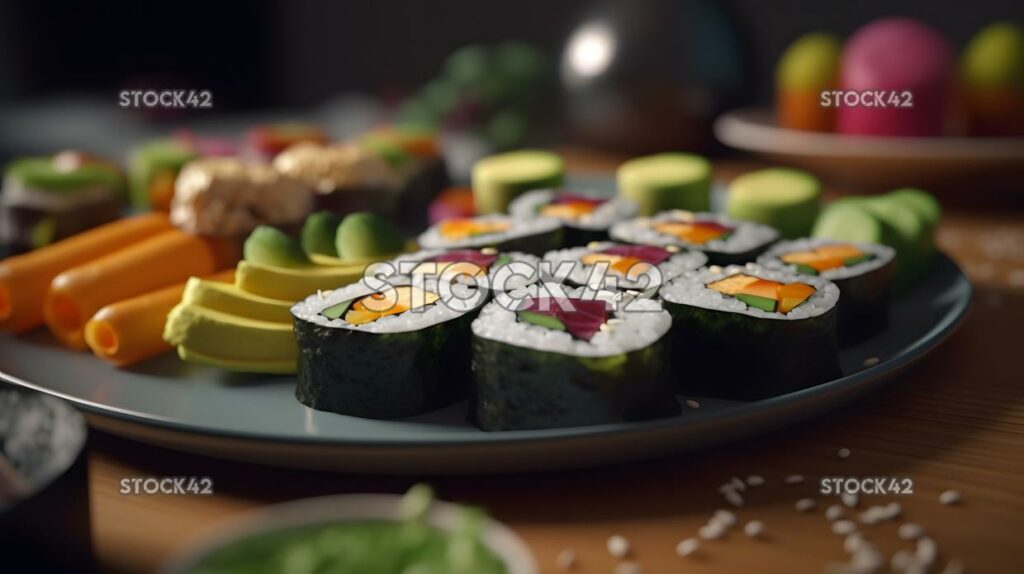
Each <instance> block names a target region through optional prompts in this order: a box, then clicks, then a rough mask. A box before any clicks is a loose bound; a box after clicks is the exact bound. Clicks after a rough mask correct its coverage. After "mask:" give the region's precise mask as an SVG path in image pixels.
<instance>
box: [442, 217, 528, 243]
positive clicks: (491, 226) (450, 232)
mask: <svg viewBox="0 0 1024 574" xmlns="http://www.w3.org/2000/svg"><path fill="white" fill-rule="evenodd" d="M511 228H512V225H511V224H509V223H506V222H504V221H479V220H476V219H448V220H446V221H442V222H441V227H440V229H439V231H440V233H441V236H442V237H444V238H445V239H448V240H450V241H459V240H462V239H469V238H471V237H479V236H481V235H497V234H501V233H505V232H506V231H508V230H509V229H511Z"/></svg>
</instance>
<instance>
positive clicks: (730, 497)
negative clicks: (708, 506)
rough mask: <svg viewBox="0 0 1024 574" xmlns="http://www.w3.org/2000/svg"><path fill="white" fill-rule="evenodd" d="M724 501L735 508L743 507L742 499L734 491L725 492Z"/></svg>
mask: <svg viewBox="0 0 1024 574" xmlns="http://www.w3.org/2000/svg"><path fill="white" fill-rule="evenodd" d="M725 500H726V502H728V503H729V504H731V505H733V506H735V507H736V508H739V507H741V506H743V497H742V496H740V493H738V492H736V491H735V490H727V491H725Z"/></svg>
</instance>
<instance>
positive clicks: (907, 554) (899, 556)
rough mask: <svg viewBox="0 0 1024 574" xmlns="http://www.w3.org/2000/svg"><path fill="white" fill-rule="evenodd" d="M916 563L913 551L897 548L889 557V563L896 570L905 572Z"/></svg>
mask: <svg viewBox="0 0 1024 574" xmlns="http://www.w3.org/2000/svg"><path fill="white" fill-rule="evenodd" d="M915 564H917V559H916V558H914V553H913V552H911V551H910V550H906V549H904V550H899V551H897V552H896V553H895V554H893V555H892V558H890V559H889V565H890V566H891V567H892V569H893V570H894V571H896V572H905V571H907V570H909V569H910V568H913V567H914V565H915Z"/></svg>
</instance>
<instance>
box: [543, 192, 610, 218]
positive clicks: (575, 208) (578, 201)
mask: <svg viewBox="0 0 1024 574" xmlns="http://www.w3.org/2000/svg"><path fill="white" fill-rule="evenodd" d="M607 202H608V200H607V199H595V198H591V197H585V196H582V195H577V194H574V193H570V192H563V193H560V194H558V195H556V196H555V198H554V199H552V200H551V202H550V203H548V204H547V205H542V206H540V209H538V210H537V213H539V214H540V215H545V216H548V217H557V218H558V219H562V220H566V221H577V220H580V219H587V218H589V216H590V214H592V213H594V210H596V209H597V208H598V207H600V206H602V205H604V204H605V203H607Z"/></svg>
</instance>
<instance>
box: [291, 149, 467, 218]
mask: <svg viewBox="0 0 1024 574" xmlns="http://www.w3.org/2000/svg"><path fill="white" fill-rule="evenodd" d="M437 149H438V148H437V147H436V142H434V140H433V136H428V135H423V136H421V137H419V138H418V139H414V138H413V137H412V136H411V135H408V136H402V137H399V135H397V132H395V133H392V132H386V133H384V132H381V133H376V134H374V135H372V137H371V136H366V137H363V138H361V139H359V140H357V141H355V142H350V143H333V144H329V145H322V144H318V143H314V142H301V143H297V144H295V145H293V146H291V147H289V148H288V149H286V150H284V151H283V152H281V153H279V154H278V155H277V157H275V158H274V163H273V165H274V168H275V169H277V170H278V171H279V172H280V173H282V174H284V175H287V176H289V177H292V178H295V179H297V180H299V181H302V182H303V183H305V184H306V185H308V186H309V187H310V188H312V189H313V190H315V191H316V200H317V202H316V208H317V209H325V210H328V211H332V212H334V213H338V214H348V213H353V212H357V211H372V212H374V213H377V214H380V215H383V216H385V217H388V218H389V219H392V220H393V221H395V222H396V223H398V224H399V226H401V227H402V228H403V229H405V230H407V231H419V230H422V229H423V228H424V227H426V225H427V211H428V208H429V205H430V202H431V200H433V199H434V197H435V196H436V195H437V194H438V193H440V191H441V190H442V189H444V188H445V187H446V186H447V184H448V181H447V171H446V169H445V167H444V162H443V160H442V159H441V157H440V155H439V154H438V151H437Z"/></svg>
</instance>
